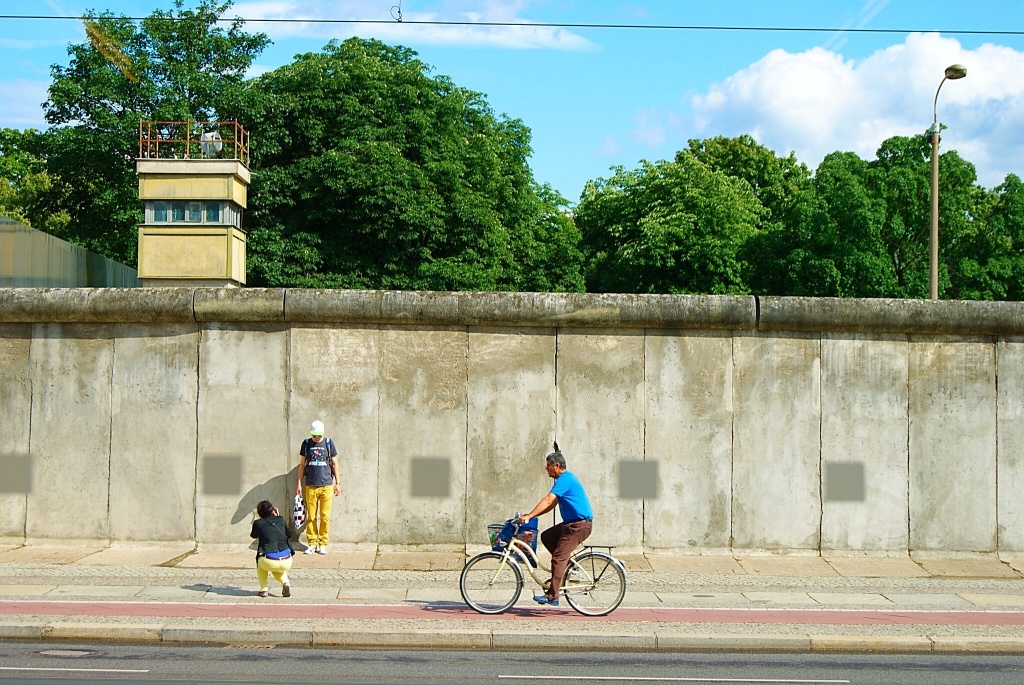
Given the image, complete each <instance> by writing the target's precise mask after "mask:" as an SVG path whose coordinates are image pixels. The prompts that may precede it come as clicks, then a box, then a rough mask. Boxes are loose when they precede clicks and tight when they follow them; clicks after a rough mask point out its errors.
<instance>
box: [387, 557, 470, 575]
mask: <svg viewBox="0 0 1024 685" xmlns="http://www.w3.org/2000/svg"><path fill="white" fill-rule="evenodd" d="M465 565H466V555H465V554H464V553H462V552H380V553H378V554H377V559H376V561H375V562H374V564H373V568H374V569H375V570H377V571H385V570H398V571H461V570H462V567H463V566H465Z"/></svg>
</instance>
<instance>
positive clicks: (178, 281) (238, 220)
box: [135, 121, 250, 288]
mask: <svg viewBox="0 0 1024 685" xmlns="http://www.w3.org/2000/svg"><path fill="white" fill-rule="evenodd" d="M135 170H136V172H137V173H138V175H139V199H140V200H142V201H143V202H144V203H145V206H146V216H145V220H144V221H143V223H142V224H140V225H139V278H140V279H141V280H142V285H143V286H145V287H166V286H186V287H216V288H223V287H229V288H230V287H235V288H237V287H241V286H243V285H245V231H243V230H242V213H243V211H244V210H245V207H246V202H247V192H248V187H249V180H250V173H249V134H248V133H247V132H246V131H245V129H244V128H242V126H241V125H240V124H238V123H237V122H233V121H142V122H139V157H138V159H137V160H136V162H135Z"/></svg>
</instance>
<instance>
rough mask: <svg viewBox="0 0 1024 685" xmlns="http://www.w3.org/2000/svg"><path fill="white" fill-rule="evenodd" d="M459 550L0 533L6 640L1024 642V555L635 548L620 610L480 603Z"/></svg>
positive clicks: (873, 647) (654, 644)
mask: <svg viewBox="0 0 1024 685" xmlns="http://www.w3.org/2000/svg"><path fill="white" fill-rule="evenodd" d="M464 558H465V557H464V555H462V554H443V553H380V554H376V553H374V552H351V551H336V550H332V552H331V553H330V554H329V555H327V556H318V555H299V556H298V557H296V559H295V563H294V566H293V570H292V572H291V574H290V575H291V580H292V592H293V596H292V597H291V598H288V599H285V598H282V597H280V588H279V587H275V584H274V583H273V582H272V584H271V597H269V598H267V599H260V598H258V597H256V589H257V587H256V578H255V573H254V571H253V570H252V567H253V563H254V562H253V552H252V551H251V550H248V549H245V550H238V551H201V552H199V553H192V552H191V551H190V550H188V549H183V548H178V549H174V548H159V549H157V548H106V549H89V548H63V547H36V546H30V547H16V548H11V547H8V548H0V639H14V638H21V639H40V638H54V639H68V640H103V639H109V640H122V641H146V642H153V641H162V642H209V643H220V644H243V645H261V646H262V645H274V644H299V645H310V646H325V647H326V646H341V647H376V648H412V649H419V648H435V649H436V648H462V649H531V650H536V649H551V646H552V644H555V643H553V642H552V640H551V635H552V634H557V635H558V640H557V644H558V648H559V649H565V648H576V649H600V650H627V651H628V650H648V651H650V650H661V651H681V650H694V649H737V650H786V651H899V652H922V651H936V652H938V651H956V652H1009V653H1018V654H1019V653H1024V559H1021V560H1012V559H1011V560H998V559H948V558H936V559H908V558H898V559H878V558H821V557H779V556H749V557H732V556H683V555H679V556H674V555H647V556H640V555H635V556H625V557H624V560H625V561H626V564H627V567H628V568H629V579H628V583H629V590H628V592H627V594H626V598H625V601H624V602H623V603H622V606H621V607H619V609H617V610H616V611H615V612H613V613H612V614H611V615H610V616H607V617H602V618H587V617H584V616H580V615H579V614H577V613H576V612H574V611H572V609H570V608H568V607H559V608H552V607H540V606H537V605H536V604H534V603H533V602H532V601H531V599H530V598H531V597H532V595H533V591H534V590H535V588H534V587H532V585H533V583H532V582H531V581H529V579H528V580H527V586H526V587H524V589H523V594H522V597H521V599H520V601H519V603H518V604H517V606H515V607H514V608H513V609H512V610H511V611H509V612H507V613H506V614H502V615H499V616H485V615H482V614H478V613H476V612H474V611H472V610H470V609H469V608H468V607H467V606H466V605H465V604H464V603H463V601H462V598H461V596H460V595H459V590H458V578H459V571H460V570H461V568H462V564H463V562H464Z"/></svg>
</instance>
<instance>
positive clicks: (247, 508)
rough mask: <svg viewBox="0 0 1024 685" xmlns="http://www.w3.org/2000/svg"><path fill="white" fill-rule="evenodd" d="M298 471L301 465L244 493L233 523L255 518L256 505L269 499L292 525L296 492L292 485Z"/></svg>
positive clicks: (232, 519)
mask: <svg viewBox="0 0 1024 685" xmlns="http://www.w3.org/2000/svg"><path fill="white" fill-rule="evenodd" d="M298 471H299V467H298V466H295V468H293V469H292V470H291V471H289V472H288V473H282V474H281V475H280V476H274V477H273V478H271V479H270V480H268V481H265V482H263V483H260V484H259V485H256V486H255V487H253V488H252V489H251V490H249V492H247V493H245V494H244V495H242V499H240V500H239V501H238V508H237V509H235V513H234V515H232V517H231V523H239V522H241V521H242V520H244V519H246V518H248V519H250V520H251V519H253V518H255V517H256V505H257V504H259V503H260V502H261V501H262V500H265V499H268V500H270V501H271V502H273V504H274V506H275V507H277V508H278V511H280V512H281V516H284V517H285V520H288V525H291V521H290V518H291V511H292V498H293V497H294V493H295V490H294V489H293V488H292V487H291V486H292V485H294V484H295V478H296V476H297V474H298Z"/></svg>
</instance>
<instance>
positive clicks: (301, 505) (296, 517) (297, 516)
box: [292, 495, 306, 533]
mask: <svg viewBox="0 0 1024 685" xmlns="http://www.w3.org/2000/svg"><path fill="white" fill-rule="evenodd" d="M304 525H306V503H305V502H303V501H302V495H295V503H294V504H293V505H292V528H294V529H295V532H296V533H298V532H299V529H301V528H302V527H303V526H304Z"/></svg>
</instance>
